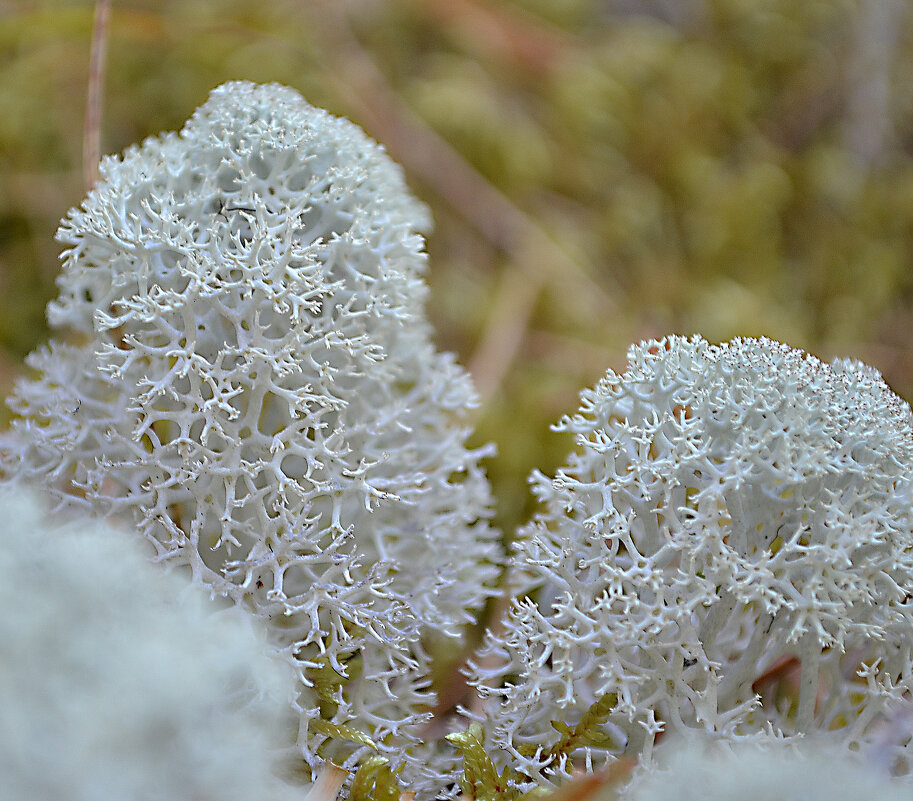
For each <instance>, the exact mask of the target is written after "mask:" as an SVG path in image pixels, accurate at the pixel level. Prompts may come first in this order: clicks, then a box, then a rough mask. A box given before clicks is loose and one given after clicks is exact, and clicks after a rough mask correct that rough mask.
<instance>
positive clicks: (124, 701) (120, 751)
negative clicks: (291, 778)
mask: <svg viewBox="0 0 913 801" xmlns="http://www.w3.org/2000/svg"><path fill="white" fill-rule="evenodd" d="M0 519H2V523H0V529H2V532H0V575H2V576H3V581H2V582H0V609H2V610H3V613H2V614H0V641H2V643H3V652H2V655H0V698H2V699H3V701H2V705H3V708H2V714H0V776H2V780H0V799H2V801H23V799H42V801H100V800H101V799H115V798H118V799H131V800H132V801H174V799H179V798H186V799H191V798H193V799H204V798H218V799H221V800H222V801H249V800H250V799H252V798H258V799H264V801H266V799H270V800H271V801H279V799H282V798H288V799H291V798H292V797H293V794H292V792H291V790H290V789H289V788H286V787H285V786H284V785H282V784H280V782H279V781H278V780H277V778H276V776H277V771H278V769H279V765H278V764H277V762H278V760H277V756H278V755H279V753H280V747H281V745H282V742H281V741H282V736H281V735H282V732H283V731H284V730H285V728H287V727H288V726H289V725H293V722H294V721H293V720H291V719H290V718H291V709H290V706H289V703H290V700H291V698H292V697H293V696H294V687H295V681H294V676H293V674H292V671H291V670H290V669H289V666H288V665H287V664H286V663H284V662H282V661H278V660H276V659H273V658H270V657H269V656H268V654H267V650H268V649H267V645H266V642H265V637H264V632H263V631H262V630H261V627H259V626H255V625H254V623H255V621H254V620H253V619H252V618H251V617H250V616H249V615H244V614H243V613H241V612H240V611H239V610H237V609H233V608H229V609H225V608H221V609H219V608H217V606H216V604H215V603H214V602H213V601H212V600H211V599H210V598H209V597H208V596H207V595H206V593H204V592H203V591H202V590H201V589H200V588H199V587H191V586H189V585H188V584H187V582H186V581H184V580H182V579H181V578H180V577H178V576H174V575H166V574H165V573H164V572H163V571H161V570H160V569H158V568H157V567H156V566H155V565H153V564H150V560H149V554H148V553H146V552H145V551H146V549H147V548H148V546H144V544H143V543H141V542H140V541H139V540H138V539H137V538H136V537H127V536H126V535H125V532H121V531H112V530H111V529H109V528H107V527H106V526H104V525H102V524H100V523H99V522H98V521H89V520H72V521H70V522H68V523H67V524H61V523H60V522H59V521H52V520H50V519H48V518H47V517H46V515H45V512H44V510H43V509H42V507H41V505H40V503H39V502H38V499H36V498H35V497H33V496H31V495H30V494H28V493H24V492H23V491H22V489H21V488H16V489H15V490H13V491H11V490H5V491H4V492H2V493H0ZM299 797H300V796H299Z"/></svg>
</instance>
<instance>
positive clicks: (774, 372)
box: [474, 337, 913, 786]
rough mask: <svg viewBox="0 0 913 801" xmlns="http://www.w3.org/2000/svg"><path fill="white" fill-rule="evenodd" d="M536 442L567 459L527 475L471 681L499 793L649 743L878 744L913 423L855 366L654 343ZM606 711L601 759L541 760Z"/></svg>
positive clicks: (786, 352)
mask: <svg viewBox="0 0 913 801" xmlns="http://www.w3.org/2000/svg"><path fill="white" fill-rule="evenodd" d="M557 428H558V429H559V430H562V431H570V432H572V433H574V434H576V437H577V443H578V447H579V449H578V450H577V452H575V453H574V454H572V455H571V457H570V461H569V463H568V465H567V466H566V467H565V468H563V469H561V470H559V471H558V474H557V476H556V477H555V478H554V479H548V478H546V477H544V476H542V475H541V474H536V475H535V476H534V487H535V492H536V494H537V495H538V496H539V498H540V499H541V501H542V504H543V509H542V511H541V512H540V513H539V515H538V516H537V517H536V519H535V520H534V522H533V523H532V524H531V525H529V526H528V527H527V528H526V529H525V530H524V531H522V532H521V537H520V539H519V542H518V544H517V546H516V553H515V555H514V557H513V573H512V576H513V583H514V586H515V589H516V592H517V596H518V600H517V601H516V602H515V603H514V605H513V608H512V609H511V611H510V614H509V616H508V618H507V621H506V623H505V626H504V630H503V631H502V632H499V633H498V634H497V636H491V637H490V638H489V641H488V645H487V648H486V650H485V652H484V653H483V654H482V655H481V656H480V657H479V658H478V659H477V662H476V667H475V669H474V681H475V683H477V684H478V685H479V687H480V689H481V691H482V693H483V695H485V696H488V697H489V701H488V702H487V703H488V706H487V708H486V712H485V715H486V717H485V719H484V727H483V728H484V730H485V737H486V741H487V743H488V745H489V748H490V749H492V753H495V752H497V750H498V749H502V751H501V753H503V754H505V755H507V760H508V762H510V763H511V764H513V765H514V767H515V768H516V769H517V770H518V771H519V775H520V776H521V777H524V778H522V779H520V780H518V781H519V783H520V785H521V786H533V785H535V784H537V783H538V784H544V785H549V784H551V783H553V782H555V781H558V780H560V779H561V777H566V776H567V775H568V774H569V772H570V771H571V769H572V767H574V768H588V769H589V768H592V767H594V766H598V765H600V764H605V763H610V762H612V761H613V760H615V759H616V758H619V757H621V756H628V757H635V758H639V759H642V760H644V761H646V762H649V759H650V754H651V751H652V748H653V746H654V743H655V742H656V740H657V738H658V737H659V736H660V734H661V733H664V732H668V731H672V732H676V731H677V732H684V733H687V732H689V731H692V732H693V731H694V730H701V731H705V732H709V733H711V734H712V735H713V736H717V737H724V738H729V739H734V740H738V739H742V738H746V737H752V736H755V735H758V734H759V733H761V732H763V731H771V730H772V731H774V732H776V733H777V734H778V735H782V736H792V735H801V734H804V733H808V732H811V731H815V730H820V731H826V732H829V736H831V737H832V738H833V739H837V740H839V741H840V742H841V743H843V744H844V745H845V746H847V747H850V748H853V749H860V748H861V749H864V748H865V747H866V746H867V745H869V744H870V743H871V741H872V740H873V739H877V738H878V737H879V736H880V735H879V734H878V733H877V732H878V726H879V724H878V723H877V721H878V720H879V719H883V718H884V716H885V715H888V714H891V713H892V712H893V711H895V708H896V707H897V706H898V705H901V704H903V703H905V702H904V700H903V699H904V697H905V695H906V694H908V693H909V692H910V690H911V689H913V601H911V598H913V415H911V411H910V408H909V406H908V405H907V404H905V403H904V402H902V401H901V400H900V399H899V398H898V397H897V396H896V395H894V394H893V393H892V392H891V391H890V389H889V388H888V387H887V385H886V384H885V383H884V381H883V380H882V379H881V377H880V376H879V375H878V373H877V372H876V371H875V370H872V369H871V368H868V367H866V366H865V365H863V364H860V363H858V362H851V361H836V362H834V363H832V364H830V365H828V364H824V363H822V362H821V361H819V360H818V359H816V358H814V357H812V356H809V355H807V354H805V353H803V352H802V351H799V350H795V349H792V348H789V347H787V346H785V345H781V344H779V343H776V342H773V341H770V340H766V339H740V340H734V341H732V342H730V343H726V344H722V345H719V346H714V345H710V344H708V343H707V342H705V341H704V340H703V339H701V338H700V337H693V338H690V339H685V338H680V337H669V338H667V339H664V340H661V341H656V342H649V343H644V344H641V345H638V346H635V347H633V348H632V349H631V350H630V352H629V365H628V368H627V370H626V371H625V372H624V373H623V374H621V375H618V374H616V373H614V372H611V371H610V372H609V373H608V374H607V375H606V376H605V378H604V379H603V380H602V381H601V382H600V383H599V384H598V386H597V387H596V388H595V389H593V390H586V391H584V392H583V394H582V406H581V409H580V412H579V413H578V414H576V415H574V416H573V417H566V418H565V419H564V420H562V422H561V423H560V425H559V426H558V427H557ZM606 697H611V698H613V699H617V703H616V704H615V705H614V708H613V709H612V711H611V712H610V714H608V715H607V716H606V717H605V721H604V723H603V724H602V727H601V731H602V735H603V737H602V740H601V741H596V740H591V741H590V742H586V741H581V742H578V743H577V744H576V746H575V747H569V748H564V749H557V750H556V748H555V744H556V743H558V741H559V740H560V739H561V737H562V736H564V735H562V734H561V732H566V731H567V730H568V729H567V727H568V726H569V725H573V724H574V723H576V722H577V721H579V720H581V719H582V718H584V717H585V716H586V715H587V714H589V710H592V709H593V708H594V705H598V704H599V703H600V702H601V701H602V700H603V699H605V698H606ZM562 727H563V728H562ZM556 728H557V730H558V731H557V732H556V731H555V729H556ZM910 734H911V732H908V733H907V734H906V735H905V736H901V737H899V739H897V740H896V742H895V743H894V745H893V746H892V747H893V748H894V755H893V757H892V760H891V761H892V765H891V767H892V769H893V770H894V771H895V772H900V773H905V772H909V771H910V765H909V762H910V757H909V754H908V753H907V752H906V750H905V747H906V746H907V745H908V744H909V741H910Z"/></svg>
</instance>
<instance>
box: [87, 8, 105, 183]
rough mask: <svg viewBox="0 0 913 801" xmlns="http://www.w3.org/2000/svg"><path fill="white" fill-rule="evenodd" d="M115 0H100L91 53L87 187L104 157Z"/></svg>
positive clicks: (96, 12) (88, 97)
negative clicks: (108, 52) (103, 132)
mask: <svg viewBox="0 0 913 801" xmlns="http://www.w3.org/2000/svg"><path fill="white" fill-rule="evenodd" d="M110 14H111V0H96V3H95V20H94V22H93V25H92V50H91V55H90V56H89V86H88V93H87V95H88V96H87V98H86V118H85V125H84V128H83V139H82V174H83V181H84V183H85V188H86V190H89V189H91V188H92V187H93V186H94V185H95V182H96V181H97V180H98V162H99V159H100V158H101V100H102V96H103V95H104V84H105V52H106V50H107V45H108V18H109V17H110Z"/></svg>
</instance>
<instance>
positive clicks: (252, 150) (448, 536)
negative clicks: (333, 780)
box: [0, 83, 500, 781]
mask: <svg viewBox="0 0 913 801" xmlns="http://www.w3.org/2000/svg"><path fill="white" fill-rule="evenodd" d="M100 173H101V181H100V183H99V184H98V185H97V186H96V187H95V188H94V189H93V190H92V191H91V192H90V193H89V195H88V197H87V198H86V200H85V201H84V203H83V204H82V206H81V207H80V208H79V209H74V210H72V211H71V212H70V214H69V216H68V217H67V219H66V220H65V221H64V222H63V224H62V226H61V228H60V231H59V232H58V238H59V239H60V240H61V241H62V242H64V243H65V244H66V246H67V249H66V251H65V252H64V254H63V272H62V275H61V276H60V278H59V281H58V285H59V287H60V294H59V297H58V298H57V299H56V300H55V301H53V302H52V303H51V304H50V306H49V309H48V311H49V319H50V322H51V324H52V325H53V326H54V327H55V328H56V329H58V330H59V332H60V338H59V339H58V340H56V341H53V342H52V343H51V344H50V345H49V346H48V347H46V348H43V349H41V350H39V351H37V352H36V353H34V354H32V355H31V356H30V357H29V359H28V363H29V365H30V366H31V367H32V368H33V369H34V370H35V371H36V372H37V375H36V376H35V377H34V378H33V379H31V380H24V381H21V382H20V383H19V385H18V387H17V390H16V393H15V395H14V397H13V398H12V406H13V408H14V409H15V410H16V411H17V412H18V413H19V415H20V416H21V419H19V420H17V421H16V422H15V423H14V425H13V430H12V431H11V432H10V433H9V434H7V435H5V436H4V437H3V439H2V442H0V446H2V462H0V467H2V470H3V472H4V473H5V474H6V476H7V477H10V478H14V479H16V480H30V481H36V482H40V483H42V484H44V485H45V486H47V487H48V488H49V489H50V490H51V491H52V492H53V493H55V494H56V496H57V497H58V499H59V501H60V503H61V505H69V506H73V505H76V506H83V507H88V508H90V509H92V510H93V511H95V512H97V513H101V514H104V515H107V516H110V517H113V518H116V519H119V520H123V521H130V522H132V523H133V524H134V525H135V526H136V527H138V529H139V530H140V532H141V533H142V534H143V535H145V537H146V538H147V539H148V540H149V541H150V542H151V543H152V544H153V545H154V546H155V549H156V552H157V555H158V558H159V559H160V560H161V561H163V562H166V563H169V564H171V565H174V566H178V567H181V568H184V569H185V570H186V572H187V573H189V574H190V575H191V576H192V579H193V581H194V582H196V583H199V584H202V585H204V586H206V587H207V588H209V589H210V591H212V592H213V593H216V594H218V595H221V596H225V597H227V598H229V599H231V600H232V601H234V602H235V603H237V604H238V605H241V606H243V607H244V608H246V609H248V610H249V611H251V612H252V613H253V614H255V615H256V616H257V617H258V618H259V619H261V620H262V621H263V622H264V623H265V624H266V625H267V627H268V629H269V631H270V636H271V638H272V642H273V644H274V646H275V647H276V648H278V649H279V650H281V651H282V652H283V653H285V654H286V656H287V657H288V658H289V659H290V660H292V662H293V663H294V665H295V667H296V669H297V670H298V673H299V676H300V680H301V681H300V691H301V692H300V696H299V698H298V701H297V705H298V708H299V711H300V731H299V732H298V734H297V745H298V747H299V748H300V752H301V754H302V756H303V757H304V758H305V760H306V761H307V763H308V765H310V766H312V767H313V766H317V765H319V764H321V762H322V759H323V758H324V757H332V758H333V759H334V760H336V761H337V762H344V763H345V765H346V767H350V766H352V765H354V764H356V763H357V762H358V760H359V759H360V758H362V757H364V756H366V755H368V754H370V753H372V750H373V749H372V746H373V747H376V748H378V749H380V751H381V752H383V753H385V754H386V755H387V756H388V757H389V758H390V760H391V761H393V762H396V763H397V764H401V763H402V760H403V759H404V755H405V758H408V757H409V753H410V752H409V749H410V747H411V746H412V745H413V744H414V743H415V741H416V735H417V731H418V729H417V726H418V724H420V723H421V722H422V721H423V720H425V719H426V718H427V717H428V712H427V710H428V709H429V708H430V707H431V705H433V697H432V695H431V694H430V692H429V691H428V684H429V681H430V680H429V678H428V674H429V666H428V657H427V647H428V644H429V641H430V640H431V639H432V638H445V639H449V641H450V642H452V643H458V642H459V640H460V637H461V636H462V629H463V627H464V626H465V624H467V623H469V622H471V621H472V620H473V615H474V612H475V611H476V610H477V609H478V608H479V607H480V606H481V604H482V603H483V602H484V600H485V599H486V598H487V597H488V596H490V595H491V594H492V592H493V590H492V585H493V583H494V581H495V578H496V576H497V572H498V571H497V566H496V565H497V563H498V562H499V561H500V556H499V553H498V548H497V544H496V535H495V532H493V531H492V529H491V528H490V527H489V525H488V517H489V516H490V511H489V506H490V497H489V489H488V483H487V481H486V479H485V476H484V473H483V471H482V468H481V466H480V460H481V457H482V456H483V455H484V453H483V451H478V450H470V449H468V448H467V447H466V446H465V441H466V438H467V436H468V435H469V430H470V429H469V414H470V410H471V409H472V407H473V406H474V404H475V402H476V398H475V392H474V390H473V387H472V383H471V381H470V379H469V376H468V375H467V374H466V372H465V371H463V370H462V369H461V368H460V367H459V366H458V365H456V363H455V361H454V359H453V357H452V356H451V355H450V354H444V353H438V352H437V351H436V350H435V348H434V345H433V343H432V340H431V329H430V326H429V324H428V322H427V320H426V318H425V314H424V308H423V306H424V299H425V295H426V293H427V286H426V284H425V282H424V279H423V276H422V273H423V272H424V270H425V266H426V258H425V254H424V252H423V246H424V240H423V238H422V236H421V234H420V232H421V231H424V230H427V228H428V227H429V226H430V220H429V217H428V214H427V211H426V209H425V208H424V207H423V206H422V205H421V204H420V203H419V202H418V201H417V200H415V198H413V197H412V195H411V194H410V193H409V192H408V190H407V188H406V186H405V184H404V181H403V178H402V174H401V171H400V170H399V168H398V167H397V166H396V165H395V164H393V162H392V161H391V160H390V159H389V158H388V157H387V156H386V154H385V153H384V152H383V150H382V149H381V148H380V147H379V146H378V145H377V144H376V143H374V142H372V141H371V140H370V139H368V138H367V137H366V136H365V135H364V133H363V132H362V131H361V130H360V129H358V128H357V127H356V126H355V125H353V124H352V123H350V122H348V121H346V120H342V119H338V118H335V117H332V116H331V115H329V114H327V113H326V112H324V111H322V110H320V109H316V108H313V107H312V106H310V105H308V104H307V103H306V102H305V101H304V100H303V99H302V98H301V96H300V95H298V94H297V93H296V92H294V91H293V90H291V89H288V88H286V87H281V86H277V85H267V86H257V85H254V84H250V83H231V84H226V85H224V86H221V87H219V88H217V89H216V90H214V92H213V93H212V95H211V97H210V99H209V100H208V101H207V102H206V103H205V104H204V105H203V106H202V107H201V108H200V109H198V110H197V111H196V113H195V114H194V115H193V117H192V118H191V119H190V120H189V121H188V123H187V124H186V126H185V127H184V129H183V130H182V131H181V132H180V133H176V134H175V133H170V134H164V135H162V136H160V137H155V138H150V139H148V140H146V141H145V142H144V143H143V144H142V145H141V146H139V147H134V148H131V149H130V150H128V151H127V152H126V153H125V154H124V156H123V157H122V158H118V157H111V158H107V159H105V160H104V161H103V162H102V164H101V167H100ZM411 764H412V767H411V768H409V770H411V771H412V773H411V774H410V778H413V779H415V778H416V776H417V775H421V774H422V773H423V772H424V771H425V768H424V765H423V761H422V760H421V759H420V758H418V757H416V758H415V759H413V760H412V763H411ZM407 773H408V771H407ZM416 780H417V779H416ZM417 781H418V780H417Z"/></svg>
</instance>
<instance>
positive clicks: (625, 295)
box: [0, 0, 913, 534]
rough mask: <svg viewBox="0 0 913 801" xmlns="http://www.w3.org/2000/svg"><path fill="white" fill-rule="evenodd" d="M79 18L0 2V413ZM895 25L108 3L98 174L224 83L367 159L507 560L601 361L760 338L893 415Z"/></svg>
mask: <svg viewBox="0 0 913 801" xmlns="http://www.w3.org/2000/svg"><path fill="white" fill-rule="evenodd" d="M93 12H94V3H92V2H89V1H88V0H81V1H80V0H71V2H65V0H30V1H28V2H26V1H25V0H22V1H21V2H19V1H17V0H0V349H2V356H0V368H2V369H0V384H2V386H0V389H3V390H4V391H5V390H6V389H7V388H8V387H9V386H10V384H11V382H12V380H13V378H14V376H15V375H16V374H17V373H18V372H20V371H21V369H22V368H21V360H22V358H23V356H24V355H25V354H26V353H27V352H28V351H30V350H31V349H32V348H34V347H35V346H36V345H37V344H39V343H40V342H41V341H43V340H44V339H46V338H47V336H48V331H47V326H46V322H45V318H44V307H45V304H46V302H47V301H48V299H49V298H50V297H51V296H52V295H53V294H54V292H55V289H54V276H55V274H56V272H57V268H58V261H57V254H58V250H59V247H58V245H57V244H56V243H55V242H54V240H53V234H54V231H55V229H56V225H57V221H58V220H59V218H60V217H62V216H63V215H64V214H65V213H66V211H67V209H68V208H69V207H71V206H73V205H75V204H78V203H79V202H80V200H81V198H82V196H83V194H84V186H83V179H82V169H83V165H82V163H81V162H82V147H83V127H84V125H83V117H84V113H85V103H86V92H87V82H88V72H89V53H90V40H91V31H92V20H93ZM911 34H913V5H911V4H909V3H907V2H906V0H856V1H855V2H851V1H850V0H802V2H796V0H259V1H258V2H250V0H219V1H218V2H212V0H113V4H112V9H111V15H110V22H109V26H108V31H107V46H108V53H107V71H106V81H105V85H104V96H103V98H104V99H103V103H104V108H103V118H102V124H101V142H102V150H103V152H117V151H120V150H122V149H123V148H125V147H126V146H127V145H129V144H131V143H133V142H136V141H139V140H140V139H142V138H144V137H146V136H148V135H151V134H155V133H158V132H159V131H162V130H167V129H176V128H179V127H180V126H181V124H182V123H183V121H184V120H185V119H186V118H187V117H188V116H189V115H190V114H191V112H192V111H193V109H194V108H195V107H196V106H198V105H199V104H200V103H202V102H203V100H204V99H205V98H206V96H207V93H208V91H209V90H210V89H211V88H212V87H214V86H216V85H217V84H219V83H222V82H223V81H225V80H229V79H238V78H245V79H250V80H254V81H279V82H282V83H285V84H288V85H290V86H292V87H294V88H296V89H298V90H299V91H301V92H302V93H303V94H304V95H305V97H307V98H308V99H309V100H310V101H311V102H312V103H314V104H316V105H320V106H324V107H326V108H328V109H330V110H331V111H333V112H334V113H337V114H342V115H345V116H347V117H349V118H350V119H352V120H354V121H355V122H357V123H359V124H360V125H361V126H362V127H364V128H365V129H366V130H367V131H368V133H369V134H371V135H372V136H373V137H374V138H376V139H378V140H379V141H381V142H383V143H384V144H385V145H386V146H387V148H388V150H389V152H390V153H391V155H392V156H393V157H394V158H395V159H396V160H397V161H399V162H400V163H401V164H402V165H403V166H404V168H405V170H406V174H407V178H408V180H409V183H410V185H411V186H412V188H413V189H414V191H415V192H416V193H417V194H418V195H419V196H421V197H422V198H423V199H424V200H426V201H427V202H428V203H429V204H430V206H431V207H432V209H433V212H434V216H435V220H436V228H435V231H434V233H433V235H432V236H431V237H430V239H429V242H428V250H429V253H430V256H431V272H430V283H431V286H432V294H431V301H430V309H429V311H430V314H431V317H432V319H433V321H434V323H435V325H436V327H437V331H438V342H439V344H440V346H441V347H442V348H445V349H450V350H454V351H456V352H457V353H458V354H459V356H460V358H461V360H462V362H463V363H464V364H466V365H467V366H468V367H469V368H470V370H471V371H472V372H473V374H474V376H475V378H476V381H477V383H478V385H479V387H480V390H481V392H482V395H483V405H482V407H481V409H480V413H479V420H478V433H477V435H476V437H475V440H476V441H478V442H483V441H488V440H494V441H495V442H496V443H497V445H498V448H499V455H498V456H497V458H494V459H492V460H491V461H490V463H489V471H490V475H491V477H492V480H493V483H494V486H495V492H496V495H497V497H498V499H499V508H498V522H499V524H500V525H501V526H502V527H503V529H504V530H505V532H507V533H508V534H509V533H510V532H511V531H513V530H514V529H515V527H516V526H517V525H518V524H519V523H520V522H521V521H522V520H523V519H524V518H525V517H526V516H527V515H528V514H529V511H530V507H531V504H530V501H529V499H528V493H527V490H526V476H527V474H528V473H529V471H530V469H531V468H532V467H534V466H538V467H540V468H542V469H543V470H545V471H551V470H552V469H553V468H554V467H555V466H556V465H557V464H558V463H560V462H561V461H563V459H564V456H565V454H566V452H567V450H568V447H569V444H570V443H569V442H568V441H567V440H564V439H562V438H561V437H559V436H558V435H557V434H553V433H551V432H549V430H548V426H549V424H550V423H552V422H554V421H555V420H556V419H557V418H558V417H559V416H560V415H561V414H563V413H565V412H569V411H572V410H573V409H575V408H576V402H577V398H576V396H577V392H578V391H579V390H580V389H581V388H582V387H584V386H586V385H592V384H593V383H594V382H595V381H596V380H597V379H598V378H599V377H600V376H601V375H602V374H603V373H604V371H605V370H606V368H608V367H613V368H616V369H620V368H622V367H623V366H624V363H625V350H626V348H627V346H628V344H629V343H631V342H634V341H637V340H640V339H643V338H648V337H654V336H661V335H663V334H666V333H670V332H678V333H701V334H703V335H704V336H705V337H707V338H708V339H711V340H722V339H728V338H731V337H733V336H737V335H761V334H763V335H767V336H771V337H774V338H776V339H781V340H784V341H787V342H789V343H790V344H792V345H795V346H799V347H803V348H806V349H807V350H809V351H811V352H813V353H816V354H817V355H819V356H821V357H823V358H826V359H830V358H832V357H834V356H837V355H840V356H855V357H858V358H861V359H863V360H864V361H867V362H869V363H871V364H873V365H875V366H876V367H878V368H879V369H880V370H881V371H882V372H883V373H884V375H885V376H886V378H887V379H888V381H889V382H890V383H891V384H892V386H893V387H894V388H895V390H896V391H898V392H899V393H900V394H902V395H904V396H905V397H906V398H908V399H909V398H913V347H911V331H913V36H911Z"/></svg>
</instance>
